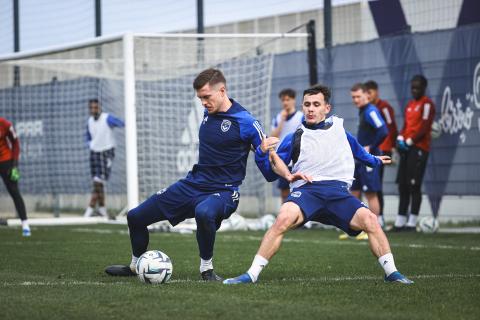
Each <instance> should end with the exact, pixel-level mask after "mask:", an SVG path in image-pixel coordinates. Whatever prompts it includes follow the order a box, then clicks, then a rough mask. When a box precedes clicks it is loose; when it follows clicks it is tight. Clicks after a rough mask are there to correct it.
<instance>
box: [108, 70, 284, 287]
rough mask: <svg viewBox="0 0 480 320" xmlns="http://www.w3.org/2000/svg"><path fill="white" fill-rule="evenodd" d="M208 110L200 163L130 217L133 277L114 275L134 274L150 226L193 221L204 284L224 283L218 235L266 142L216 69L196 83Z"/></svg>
mask: <svg viewBox="0 0 480 320" xmlns="http://www.w3.org/2000/svg"><path fill="white" fill-rule="evenodd" d="M193 88H194V89H195V91H196V94H197V97H198V98H199V99H200V101H201V103H202V105H203V106H204V107H205V112H204V117H203V121H202V123H201V125H200V130H199V150H198V162H197V164H195V165H194V166H193V168H192V170H191V171H190V172H189V173H188V174H187V176H186V177H185V178H184V179H181V180H179V181H177V182H176V183H174V184H173V185H171V186H169V187H167V188H165V189H162V190H160V191H158V192H157V193H156V194H154V195H152V196H151V197H150V198H148V199H147V200H145V201H144V202H143V203H142V204H140V205H139V206H138V207H136V208H134V209H132V210H130V211H129V212H128V215H127V219H128V228H129V230H130V240H131V244H132V260H131V263H130V269H129V270H130V271H127V270H125V268H121V267H119V268H116V267H117V266H112V267H110V268H107V270H106V272H107V273H109V274H112V275H129V274H134V273H135V265H136V262H137V260H138V258H139V257H140V256H141V255H142V254H143V253H144V252H145V251H147V247H148V242H149V234H148V229H147V226H149V225H150V224H152V223H155V222H158V221H164V220H168V221H169V222H170V223H171V224H172V225H174V226H175V225H176V224H178V223H180V222H181V221H184V220H185V219H189V218H195V220H196V222H197V233H196V236H197V243H198V249H199V251H200V268H199V269H200V275H201V278H202V279H203V280H205V281H220V280H222V278H220V277H219V276H218V275H217V274H216V273H215V272H214V268H213V249H214V244H215V235H216V232H217V230H218V228H219V227H220V225H221V223H222V221H223V220H224V219H227V218H228V217H230V215H231V214H232V213H233V212H234V211H235V210H236V209H237V206H238V203H239V200H240V194H239V187H240V185H241V184H242V181H243V180H244V179H245V173H246V166H247V158H248V154H249V152H250V150H251V148H252V147H253V148H255V149H256V148H258V147H259V146H260V144H261V143H262V138H263V137H264V133H263V129H262V127H261V126H260V123H259V122H258V121H257V120H255V118H254V117H253V116H252V115H251V114H250V113H249V112H248V111H247V110H246V109H245V108H244V107H242V106H241V105H240V104H239V103H238V102H236V101H235V100H233V99H229V97H228V95H227V84H226V80H225V77H224V76H223V74H222V72H221V71H220V70H218V69H207V70H204V71H202V72H201V73H200V74H199V75H198V76H197V77H196V78H195V80H194V81H193ZM265 141H266V142H264V144H263V146H262V148H264V150H265V151H266V150H267V149H266V148H274V147H275V146H276V145H277V144H278V138H276V137H270V138H267V139H265Z"/></svg>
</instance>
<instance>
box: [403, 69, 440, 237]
mask: <svg viewBox="0 0 480 320" xmlns="http://www.w3.org/2000/svg"><path fill="white" fill-rule="evenodd" d="M427 84H428V83H427V79H426V78H425V77H424V76H422V75H416V76H414V77H413V78H412V80H411V92H412V96H413V100H410V101H409V102H408V104H407V106H406V108H405V116H404V125H403V129H402V131H401V132H400V135H399V136H398V137H397V149H398V151H399V153H400V165H399V167H398V175H397V183H398V190H399V192H400V203H399V206H398V216H397V219H396V220H395V226H394V230H396V231H400V230H412V231H414V230H415V227H416V224H417V218H418V213H419V211H420V205H421V203H422V191H421V187H422V180H423V175H424V173H425V168H426V165H427V160H428V153H429V151H430V141H431V135H430V134H431V130H432V123H433V119H434V117H435V105H434V103H433V101H432V100H431V99H430V98H429V97H427V96H425V90H426V89H427ZM409 207H410V212H409V211H408V208H409ZM407 213H409V215H408V220H407Z"/></svg>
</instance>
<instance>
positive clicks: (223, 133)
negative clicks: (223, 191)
mask: <svg viewBox="0 0 480 320" xmlns="http://www.w3.org/2000/svg"><path fill="white" fill-rule="evenodd" d="M230 101H231V102H232V106H231V107H230V109H228V110H227V112H217V113H214V114H208V112H207V111H206V110H205V113H204V118H203V121H202V124H201V125H200V131H199V150H198V163H197V164H195V165H194V166H193V168H192V170H191V171H190V172H189V173H188V174H187V177H186V181H188V182H191V183H193V184H196V185H200V186H204V187H210V188H212V187H213V188H232V187H233V188H236V187H238V186H239V185H241V184H242V181H243V179H245V174H246V168H247V159H248V153H249V152H250V150H251V148H252V146H253V148H254V149H256V148H257V147H258V146H259V145H260V144H261V142H262V137H263V136H264V131H263V129H262V127H261V125H260V123H259V122H258V121H257V120H256V119H255V118H254V117H253V116H252V115H251V114H250V113H249V112H248V111H247V110H246V109H245V108H244V107H242V106H241V105H240V104H239V103H237V102H236V101H234V100H233V99H230Z"/></svg>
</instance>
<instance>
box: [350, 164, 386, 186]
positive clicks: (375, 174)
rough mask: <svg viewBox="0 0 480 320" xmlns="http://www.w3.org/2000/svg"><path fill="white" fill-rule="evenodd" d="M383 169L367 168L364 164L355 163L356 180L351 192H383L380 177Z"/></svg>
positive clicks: (354, 175)
mask: <svg viewBox="0 0 480 320" xmlns="http://www.w3.org/2000/svg"><path fill="white" fill-rule="evenodd" d="M380 170H381V167H374V168H371V167H367V166H366V165H364V164H363V163H359V162H357V163H355V173H354V174H353V177H354V178H355V180H354V181H353V183H352V188H351V190H353V191H362V192H378V191H382V180H381V177H380V174H381V172H380Z"/></svg>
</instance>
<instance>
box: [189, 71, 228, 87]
mask: <svg viewBox="0 0 480 320" xmlns="http://www.w3.org/2000/svg"><path fill="white" fill-rule="evenodd" d="M207 83H208V84H209V85H210V86H214V85H216V84H218V83H223V84H225V85H226V84H227V80H225V77H224V75H223V73H222V71H220V70H218V69H214V68H210V69H207V70H203V71H202V72H200V73H199V75H198V76H197V77H196V78H195V80H193V88H194V89H195V90H200V89H201V88H203V87H204V86H205V85H206V84H207Z"/></svg>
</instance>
